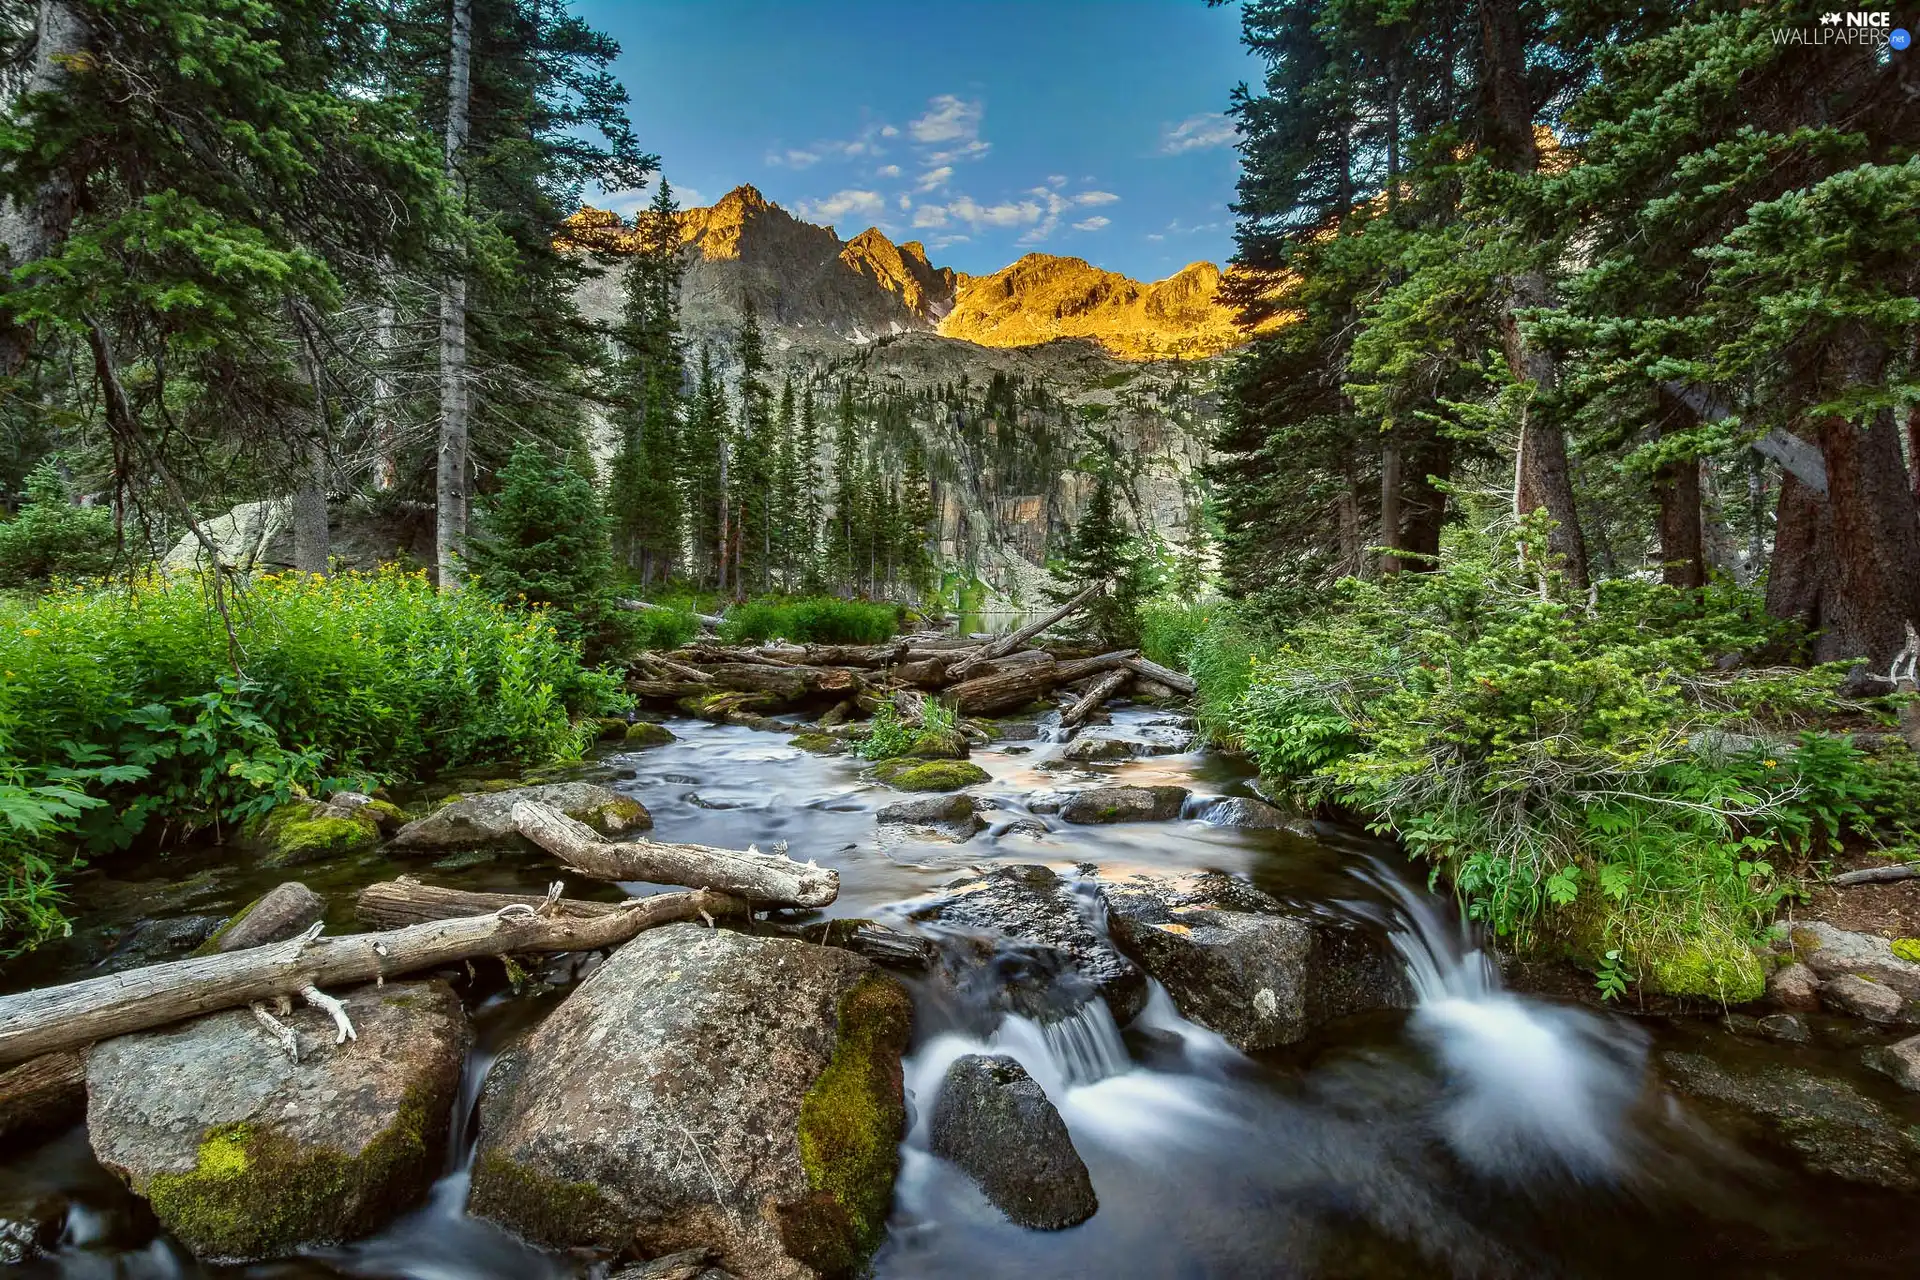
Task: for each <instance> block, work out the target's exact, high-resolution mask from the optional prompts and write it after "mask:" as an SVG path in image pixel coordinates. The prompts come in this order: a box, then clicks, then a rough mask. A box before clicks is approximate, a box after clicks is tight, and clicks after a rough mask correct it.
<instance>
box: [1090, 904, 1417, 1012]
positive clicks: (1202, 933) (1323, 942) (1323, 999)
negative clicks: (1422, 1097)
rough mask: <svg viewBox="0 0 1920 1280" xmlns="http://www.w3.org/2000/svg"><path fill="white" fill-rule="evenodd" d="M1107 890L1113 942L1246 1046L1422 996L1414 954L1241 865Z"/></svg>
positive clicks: (1183, 1008) (1186, 1005) (1181, 1005)
mask: <svg viewBox="0 0 1920 1280" xmlns="http://www.w3.org/2000/svg"><path fill="white" fill-rule="evenodd" d="M1102 893H1103V896H1104V897H1105V898H1106V903H1107V924H1108V928H1109V930H1110V931H1111V932H1112V934H1113V940H1114V943H1115V944H1116V945H1117V946H1118V947H1119V948H1120V949H1121V950H1122V951H1123V952H1125V953H1126V954H1127V955H1128V956H1129V957H1131V958H1132V959H1133V960H1134V961H1135V962H1137V963H1138V964H1139V965H1140V966H1141V967H1142V968H1144V969H1145V970H1146V971H1147V972H1148V973H1150V974H1152V975H1153V976H1154V977H1155V978H1158V979H1159V980H1160V982H1161V984H1162V985H1164V986H1165V987H1166V989H1167V994H1168V995H1170V996H1172V997H1173V1003H1174V1005H1175V1006H1176V1007H1177V1008H1178V1009H1179V1010H1180V1013H1181V1015H1182V1016H1184V1017H1186V1018H1188V1019H1190V1020H1192V1021H1194V1022H1197V1023H1199V1024H1200V1025H1201V1026H1203V1027H1206V1028H1208V1029H1209V1030H1212V1031H1217V1032H1219V1033H1220V1034H1221V1035H1222V1036H1225V1037H1226V1038H1227V1039H1228V1040H1229V1041H1231V1042H1232V1043H1233V1044H1235V1045H1236V1046H1238V1047H1239V1048H1241V1049H1243V1050H1254V1049H1271V1048H1274V1047H1276V1046H1279V1045H1286V1044H1294V1043H1297V1042H1299V1041H1301V1040H1304V1039H1305V1038H1306V1037H1307V1036H1308V1035H1309V1034H1311V1033H1312V1032H1313V1030H1314V1029H1315V1028H1317V1027H1319V1026H1321V1025H1322V1024H1324V1023H1327V1022H1331V1021H1332V1020H1334V1019H1336V1018H1341V1017H1345V1016H1347V1015H1349V1014H1354V1013H1361V1012H1365V1011H1367V1010H1370V1009H1406V1008H1411V1007H1412V1005H1413V994H1412V991H1411V990H1410V989H1409V988H1408V986H1407V979H1406V968H1405V965H1404V964H1403V963H1402V962H1401V961H1400V960H1399V959H1398V958H1397V957H1396V956H1395V955H1394V953H1393V951H1392V949H1391V948H1389V947H1388V946H1386V945H1385V944H1384V943H1382V942H1380V941H1377V940H1376V939H1374V938H1373V937H1371V936H1370V935H1368V934H1367V933H1365V932H1364V931H1362V930H1361V929H1359V928H1357V927H1355V926H1354V925H1351V924H1347V923H1345V922H1343V921H1338V920H1329V919H1325V918H1323V917H1320V916H1315V915H1311V914H1307V913H1304V912H1290V911H1288V910H1287V909H1286V908H1285V907H1283V906H1282V905H1281V904H1280V903H1279V902H1277V901H1276V900H1274V899H1273V898H1271V897H1269V896H1267V895H1266V894H1264V893H1262V892H1260V890H1258V889H1255V888H1254V887H1253V886H1251V885H1249V884H1245V883H1243V882H1241V881H1239V880H1235V879H1234V878H1233V877H1231V876H1227V875H1221V874H1219V873H1207V874H1203V875H1196V876H1181V877H1154V876H1136V877H1134V878H1133V879H1131V880H1128V881H1124V882H1122V883H1119V884H1113V885H1108V886H1106V887H1104V888H1103V890H1102Z"/></svg>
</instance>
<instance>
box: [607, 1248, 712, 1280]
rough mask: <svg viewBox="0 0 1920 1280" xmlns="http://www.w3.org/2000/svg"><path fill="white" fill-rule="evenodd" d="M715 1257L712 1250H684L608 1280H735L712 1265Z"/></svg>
mask: <svg viewBox="0 0 1920 1280" xmlns="http://www.w3.org/2000/svg"><path fill="white" fill-rule="evenodd" d="M714 1257H715V1254H714V1251H713V1250H712V1249H708V1248H704V1247H702V1248H699V1249H683V1250H681V1251H680V1252H679V1253H670V1254H668V1255H667V1256H666V1257H664V1258H655V1259H653V1261H651V1262H643V1263H641V1264H640V1265H638V1266H634V1267H626V1268H623V1269H621V1270H619V1271H616V1272H614V1273H613V1275H612V1276H610V1277H609V1278H608V1280H734V1276H733V1273H732V1272H730V1271H722V1270H721V1269H720V1268H718V1267H716V1266H712V1265H711V1263H712V1262H713V1260H714Z"/></svg>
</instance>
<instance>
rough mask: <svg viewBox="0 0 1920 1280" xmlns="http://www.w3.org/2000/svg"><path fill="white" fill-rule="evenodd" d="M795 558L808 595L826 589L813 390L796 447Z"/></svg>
mask: <svg viewBox="0 0 1920 1280" xmlns="http://www.w3.org/2000/svg"><path fill="white" fill-rule="evenodd" d="M793 454H794V485H793V492H794V495H795V503H794V556H795V559H796V560H797V561H798V563H799V565H800V574H801V583H802V587H803V589H804V590H807V591H809V592H812V591H821V590H824V589H825V583H824V581H823V580H822V576H821V568H822V566H821V555H820V517H821V502H820V421H819V417H818V415H817V413H816V411H815V408H814V403H813V388H812V387H808V388H807V389H806V391H805V392H804V393H802V395H801V398H800V427H799V436H798V438H797V439H796V441H795V443H794V450H793Z"/></svg>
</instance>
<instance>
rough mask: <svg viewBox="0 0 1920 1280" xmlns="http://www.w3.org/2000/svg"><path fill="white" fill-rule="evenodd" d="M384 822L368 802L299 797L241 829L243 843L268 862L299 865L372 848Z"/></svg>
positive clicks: (266, 865)
mask: <svg viewBox="0 0 1920 1280" xmlns="http://www.w3.org/2000/svg"><path fill="white" fill-rule="evenodd" d="M380 840H381V832H380V824H379V822H377V821H376V820H375V816H374V815H373V814H372V813H369V812H367V810H366V809H365V808H364V807H361V808H349V807H345V806H335V805H328V804H322V803H320V802H319V801H318V800H310V799H306V798H304V797H296V798H295V799H292V800H289V801H287V802H286V803H285V804H282V805H279V806H277V807H275V808H274V809H272V810H271V811H269V812H268V813H267V814H266V815H265V816H264V817H260V818H255V819H253V820H252V821H251V822H249V823H247V824H246V826H245V827H243V828H242V829H241V834H240V840H239V841H238V843H239V844H240V846H241V847H242V848H245V849H247V850H249V851H251V852H253V853H255V854H257V855H258V858H259V863H260V865H261V866H265V867H297V866H300V865H302V864H304V863H309V862H319V861H322V860H324V859H327V858H337V857H340V856H342V855H344V854H349V853H358V852H360V851H361V850H363V849H371V848H373V847H374V846H375V845H377V844H379V843H380Z"/></svg>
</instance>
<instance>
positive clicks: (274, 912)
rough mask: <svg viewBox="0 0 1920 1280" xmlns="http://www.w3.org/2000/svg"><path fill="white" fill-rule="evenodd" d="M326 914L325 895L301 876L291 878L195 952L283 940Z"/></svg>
mask: <svg viewBox="0 0 1920 1280" xmlns="http://www.w3.org/2000/svg"><path fill="white" fill-rule="evenodd" d="M326 914H327V902H326V899H325V898H322V897H321V896H320V895H319V894H317V893H315V892H314V891H313V890H311V889H309V888H307V886H305V885H303V884H301V883H300V882H299V881H298V880H289V881H287V882H286V883H285V884H283V885H276V886H275V887H274V888H272V889H269V890H267V891H266V892H265V893H263V894H261V895H260V896H259V897H257V898H255V899H254V900H253V901H252V902H249V903H248V904H247V905H246V906H244V907H242V908H240V909H239V910H238V911H236V912H234V913H233V915H232V916H230V917H229V918H228V919H227V921H226V923H225V924H222V925H221V926H220V927H219V928H218V929H216V930H214V932H213V936H212V937H210V938H208V939H207V940H206V941H205V942H203V943H201V944H200V947H199V949H197V950H196V951H195V952H194V953H193V954H195V955H197V956H212V955H223V954H225V953H226V952H229V951H244V950H246V949H247V948H248V947H258V946H263V945H265V944H266V943H269V942H280V941H282V940H284V939H287V938H291V937H293V936H294V935H296V934H299V933H302V932H305V931H306V930H307V929H308V928H309V927H311V926H312V925H314V924H316V923H318V922H319V921H320V920H321V919H322V918H324V917H325V916H326Z"/></svg>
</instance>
